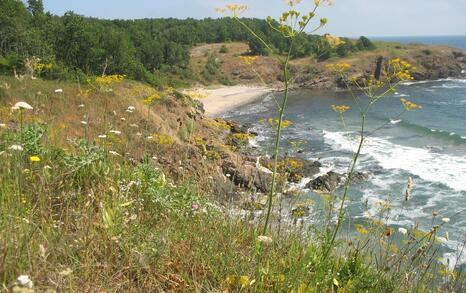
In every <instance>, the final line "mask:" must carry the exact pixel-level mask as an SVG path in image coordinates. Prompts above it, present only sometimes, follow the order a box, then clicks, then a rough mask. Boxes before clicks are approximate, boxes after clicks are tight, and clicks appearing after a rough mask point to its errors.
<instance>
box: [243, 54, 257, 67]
mask: <svg viewBox="0 0 466 293" xmlns="http://www.w3.org/2000/svg"><path fill="white" fill-rule="evenodd" d="M239 58H240V59H241V61H243V62H244V64H246V65H252V64H253V63H254V62H255V61H256V60H257V58H258V56H240V57H239Z"/></svg>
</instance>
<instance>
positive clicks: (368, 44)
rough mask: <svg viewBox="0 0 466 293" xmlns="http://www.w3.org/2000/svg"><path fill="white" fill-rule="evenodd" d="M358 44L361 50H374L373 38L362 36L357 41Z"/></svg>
mask: <svg viewBox="0 0 466 293" xmlns="http://www.w3.org/2000/svg"><path fill="white" fill-rule="evenodd" d="M356 46H357V47H358V48H359V50H361V51H362V50H374V49H375V45H374V43H372V41H371V40H369V39H368V38H366V37H364V36H362V37H360V38H359V40H358V42H357V43H356Z"/></svg>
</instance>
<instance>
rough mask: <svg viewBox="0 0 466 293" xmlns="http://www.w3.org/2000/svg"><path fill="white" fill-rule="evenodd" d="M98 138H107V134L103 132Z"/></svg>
mask: <svg viewBox="0 0 466 293" xmlns="http://www.w3.org/2000/svg"><path fill="white" fill-rule="evenodd" d="M98 138H101V139H105V138H107V136H106V135H105V134H101V135H99V136H98Z"/></svg>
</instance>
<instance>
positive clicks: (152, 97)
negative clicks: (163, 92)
mask: <svg viewBox="0 0 466 293" xmlns="http://www.w3.org/2000/svg"><path fill="white" fill-rule="evenodd" d="M161 98H162V97H161V96H160V95H159V94H153V95H150V96H148V97H147V98H145V99H144V101H143V102H144V104H146V105H150V104H152V102H153V101H155V100H160V99H161Z"/></svg>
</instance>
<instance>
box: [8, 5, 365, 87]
mask: <svg viewBox="0 0 466 293" xmlns="http://www.w3.org/2000/svg"><path fill="white" fill-rule="evenodd" d="M242 20H243V21H244V23H245V24H247V25H248V26H249V27H251V29H253V30H254V31H256V32H257V33H258V35H260V36H261V37H262V38H263V39H264V40H266V41H267V42H268V43H270V44H271V45H272V46H273V47H274V48H276V49H277V51H278V52H281V53H284V51H285V49H286V48H287V41H286V40H283V38H281V37H280V33H278V32H276V31H274V30H273V29H271V28H270V26H269V25H268V24H267V23H266V21H264V20H259V19H242ZM0 39H1V40H2V42H1V43H0V72H3V73H9V74H11V73H12V71H13V69H15V68H16V70H21V69H22V67H23V64H22V61H23V60H24V59H25V58H27V57H31V56H37V57H39V58H41V60H46V61H47V62H48V63H52V64H53V65H54V67H57V68H54V69H53V70H52V71H51V72H48V73H46V74H45V75H44V76H41V77H44V78H50V79H52V78H53V79H70V78H71V79H74V80H76V79H77V78H73V75H74V74H78V75H101V74H126V75H127V76H128V77H129V78H131V79H136V80H140V81H145V82H147V83H149V84H151V85H154V86H160V85H162V84H164V83H168V84H171V85H175V86H182V85H186V81H187V80H193V79H195V78H194V77H193V76H192V73H191V72H190V70H189V58H190V57H189V50H190V48H192V47H193V46H194V45H196V44H200V43H219V42H230V41H242V42H247V43H248V44H249V46H250V51H251V54H254V55H268V54H270V52H269V50H268V49H267V48H265V47H264V45H263V43H261V42H259V41H258V40H257V39H256V38H253V37H251V36H250V35H249V33H248V32H245V31H244V30H243V29H242V28H241V26H240V25H238V23H236V22H235V21H234V20H233V19H231V18H222V19H210V18H208V19H203V20H195V19H186V20H178V19H141V20H99V19H95V18H87V17H84V16H81V15H78V14H76V13H73V12H67V13H65V15H64V16H62V17H57V16H54V15H52V14H50V13H44V11H43V3H42V1H41V0H30V1H28V6H26V5H25V4H24V3H23V2H22V1H18V0H3V1H0ZM322 42H325V40H324V39H323V38H322V37H320V36H315V35H308V34H305V33H301V34H300V35H299V36H298V37H297V39H296V50H294V53H293V54H292V57H293V58H297V57H304V56H310V55H312V54H314V55H317V56H319V52H320V51H322V48H320V43H322ZM361 48H362V49H366V48H368V47H367V44H365V43H364V44H363V45H362V46H361ZM226 52H228V49H227V48H226V47H222V48H221V49H220V53H226ZM332 54H335V51H334V50H332V52H331V53H330V55H332ZM326 57H327V56H321V58H326ZM167 68H169V70H167ZM212 69H213V68H209V69H208V71H211V72H212ZM172 71H176V74H172V73H170V72H172ZM167 72H168V73H169V74H168V76H166V73H167ZM180 73H181V75H182V76H181V77H179V78H174V76H176V75H177V74H180ZM208 75H209V74H208ZM82 78H83V76H80V77H79V79H82ZM84 78H85V77H84ZM207 80H209V79H208V78H207ZM219 81H220V82H222V83H224V84H229V81H228V80H226V79H224V78H220V79H219Z"/></svg>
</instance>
